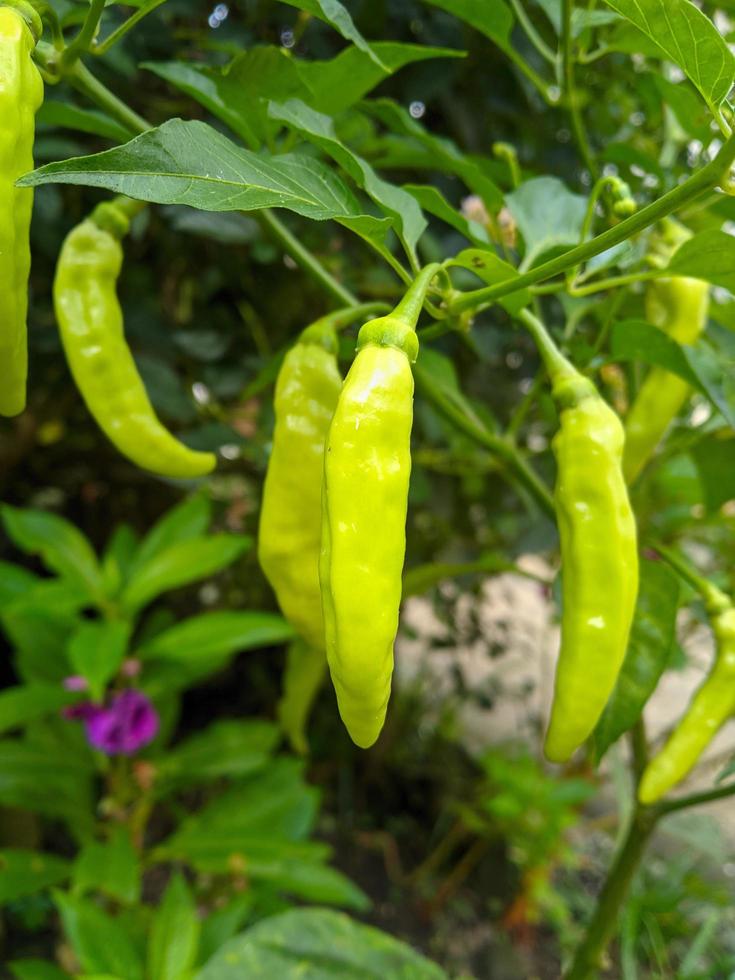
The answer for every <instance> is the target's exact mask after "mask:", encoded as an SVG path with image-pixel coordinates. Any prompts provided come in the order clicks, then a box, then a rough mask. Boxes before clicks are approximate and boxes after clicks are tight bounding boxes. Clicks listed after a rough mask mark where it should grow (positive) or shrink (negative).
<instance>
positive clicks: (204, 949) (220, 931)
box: [197, 891, 255, 965]
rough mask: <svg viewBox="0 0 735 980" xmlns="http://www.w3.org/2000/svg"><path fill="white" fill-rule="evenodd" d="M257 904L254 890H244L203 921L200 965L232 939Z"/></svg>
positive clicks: (200, 941)
mask: <svg viewBox="0 0 735 980" xmlns="http://www.w3.org/2000/svg"><path fill="white" fill-rule="evenodd" d="M254 905H255V896H254V895H253V893H252V891H249V892H242V893H241V894H240V895H235V897H234V898H231V899H230V901H229V902H228V903H227V905H225V906H223V907H222V908H217V909H215V910H214V911H213V912H210V914H209V915H208V916H207V917H206V919H205V920H204V921H203V922H202V931H201V935H200V937H199V956H198V959H197V962H198V964H199V965H201V964H203V963H206V962H207V960H208V959H209V958H210V957H211V956H214V954H215V953H216V952H217V950H218V949H219V948H220V946H224V944H225V943H226V942H227V941H228V940H230V939H232V937H233V936H234V935H236V934H237V932H238V930H239V929H241V928H242V927H243V925H244V924H245V923H246V922H247V920H248V919H249V918H250V915H251V913H252V911H253V906H254Z"/></svg>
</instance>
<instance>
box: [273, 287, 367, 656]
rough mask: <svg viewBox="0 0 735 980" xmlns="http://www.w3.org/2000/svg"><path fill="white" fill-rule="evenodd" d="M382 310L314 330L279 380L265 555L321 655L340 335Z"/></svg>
mask: <svg viewBox="0 0 735 980" xmlns="http://www.w3.org/2000/svg"><path fill="white" fill-rule="evenodd" d="M379 309H385V307H384V305H383V304H381V303H377V304H376V303H366V304H364V305H363V306H357V307H351V308H349V309H346V310H339V311H337V312H336V313H333V314H330V315H328V316H326V317H323V318H322V319H321V320H317V321H316V323H312V324H311V326H309V327H306V329H305V330H304V331H303V332H302V333H301V336H300V337H299V339H298V341H297V342H296V344H294V346H293V347H292V348H291V350H290V351H289V352H288V353H287V354H286V357H285V359H284V362H283V365H282V366H281V369H280V371H279V374H278V379H277V381H276V392H275V399H274V408H275V416H276V422H275V429H274V433H273V450H272V452H271V458H270V461H269V463H268V472H267V474H266V478H265V485H264V487H263V503H262V507H261V512H260V530H259V535H258V558H259V560H260V564H261V567H262V569H263V571H264V572H265V575H266V578H267V579H268V581H269V582H270V584H271V585H272V586H273V590H274V591H275V593H276V597H277V598H278V603H279V605H280V607H281V609H282V610H283V614H284V615H285V617H286V619H288V621H289V622H290V623H291V625H292V626H293V627H294V628H295V629H296V631H297V633H299V634H300V635H301V636H302V637H303V638H304V639H305V640H306V641H307V643H308V644H309V645H310V646H312V647H315V648H316V649H317V650H321V651H323V650H324V621H323V618H322V603H321V593H320V589H319V551H320V547H321V519H322V509H321V493H322V474H323V472H324V443H325V440H326V437H327V431H328V429H329V424H330V422H331V421H332V415H333V414H334V409H335V407H336V405H337V399H338V397H339V393H340V390H341V388H342V375H341V374H340V372H339V367H338V365H337V346H338V342H337V332H336V331H337V328H338V327H342V326H347V325H348V324H349V323H351V322H352V321H354V320H356V319H358V318H359V317H362V316H366V315H368V314H369V313H373V312H375V311H376V310H379Z"/></svg>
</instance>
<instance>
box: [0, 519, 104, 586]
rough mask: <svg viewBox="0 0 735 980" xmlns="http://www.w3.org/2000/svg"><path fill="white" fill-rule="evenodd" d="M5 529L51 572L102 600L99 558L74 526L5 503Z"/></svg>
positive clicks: (61, 520)
mask: <svg viewBox="0 0 735 980" xmlns="http://www.w3.org/2000/svg"><path fill="white" fill-rule="evenodd" d="M2 519H3V523H4V525H5V530H6V531H7V532H8V536H9V537H10V538H11V540H12V541H13V542H14V543H15V544H16V545H17V546H18V547H19V548H21V549H22V550H23V551H25V552H27V553H28V554H32V555H35V554H38V555H40V556H41V560H42V561H43V563H44V564H45V565H46V566H47V568H50V569H51V571H53V572H56V573H57V574H59V575H63V576H64V577H65V578H67V579H68V580H69V581H70V582H73V583H74V584H75V585H77V586H78V588H80V589H81V590H83V591H84V592H85V593H86V594H88V595H90V596H94V597H98V596H99V594H100V590H101V587H102V577H101V572H100V568H99V565H98V564H97V556H96V555H95V553H94V551H93V550H92V546H91V545H90V543H89V541H88V540H87V539H86V538H85V537H84V535H83V534H82V533H81V532H80V531H78V530H77V529H76V528H75V527H74V525H73V524H70V523H69V522H68V521H66V520H64V518H63V517H58V516H57V515H56V514H49V513H47V512H46V511H42V510H20V509H18V508H16V507H11V506H10V505H9V504H5V506H4V507H3V509H2Z"/></svg>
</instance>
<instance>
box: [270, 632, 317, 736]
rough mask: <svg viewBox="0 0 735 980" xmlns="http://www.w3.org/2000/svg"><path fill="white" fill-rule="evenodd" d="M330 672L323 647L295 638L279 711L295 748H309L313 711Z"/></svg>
mask: <svg viewBox="0 0 735 980" xmlns="http://www.w3.org/2000/svg"><path fill="white" fill-rule="evenodd" d="M326 672H327V661H326V658H325V656H324V650H323V649H320V648H317V647H311V646H309V644H308V643H305V642H304V641H303V640H295V641H294V642H293V643H292V644H291V645H290V646H289V648H288V650H287V652H286V669H285V670H284V672H283V680H282V683H281V692H282V693H281V699H280V701H279V702H278V708H277V715H278V722H279V724H280V726H281V728H282V730H283V731H284V733H285V734H286V737H287V738H288V740H289V742H290V743H291V748H292V749H293V750H294V752H298V753H299V755H306V753H307V752H308V751H309V743H308V741H307V738H306V728H307V723H308V720H309V713H310V711H311V708H312V705H313V704H314V700H315V699H316V696H317V694H318V693H319V690H320V688H321V686H322V682H323V681H324V676H325V674H326Z"/></svg>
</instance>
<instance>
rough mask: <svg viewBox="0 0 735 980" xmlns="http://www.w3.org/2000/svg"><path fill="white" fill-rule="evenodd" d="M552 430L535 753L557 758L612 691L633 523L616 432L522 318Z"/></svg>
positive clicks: (632, 555) (603, 406) (605, 409)
mask: <svg viewBox="0 0 735 980" xmlns="http://www.w3.org/2000/svg"><path fill="white" fill-rule="evenodd" d="M521 319H522V320H523V322H524V323H525V324H526V326H527V327H528V328H529V330H531V332H532V334H533V336H534V339H535V340H536V342H537V344H538V346H539V349H540V351H541V355H542V357H543V359H544V362H545V364H546V367H547V370H548V372H549V375H550V378H551V383H552V396H553V398H554V400H555V402H556V404H557V406H558V408H559V421H560V428H559V431H558V432H557V434H556V436H555V437H554V442H553V449H554V455H555V456H556V462H557V480H556V488H555V494H554V499H555V503H556V512H557V520H558V524H559V537H560V546H561V561H562V622H561V649H560V652H559V662H558V665H557V669H556V683H555V689H554V701H553V704H552V708H551V720H550V722H549V729H548V732H547V734H546V743H545V752H546V755H547V757H548V758H549V759H551V760H552V761H554V762H564V761H566V760H567V759H568V758H569V757H570V756H571V754H572V753H573V752H574V750H575V749H576V748H577V747H578V746H579V745H581V744H582V742H584V741H585V739H586V738H587V737H588V736H589V735H590V733H591V732H592V730H593V729H594V727H595V725H596V724H597V721H598V719H599V717H600V715H601V713H602V710H603V708H604V707H605V704H606V703H607V700H608V698H609V696H610V694H611V692H612V690H613V688H614V686H615V682H616V680H617V676H618V673H619V671H620V667H621V666H622V663H623V659H624V657H625V651H626V648H627V645H628V634H629V632H630V626H631V623H632V620H633V613H634V610H635V603H636V596H637V593H638V552H637V536H636V526H635V518H634V516H633V511H632V509H631V506H630V502H629V500H628V491H627V489H626V486H625V481H624V479H623V473H622V468H621V463H622V453H623V427H622V425H621V423H620V420H619V419H618V417H617V415H616V414H615V412H613V410H612V409H611V408H610V407H609V406H608V405H607V403H606V402H605V401H604V400H603V399H602V398H601V397H600V395H599V393H598V392H597V389H596V388H595V386H594V385H593V384H592V382H591V381H589V380H588V379H587V378H585V377H583V376H582V375H581V374H579V372H578V371H577V370H576V369H575V368H574V367H573V365H572V364H570V363H569V361H567V359H566V358H565V357H564V356H563V355H562V354H561V353H560V352H559V351H558V350H557V348H556V347H555V346H554V344H553V342H552V340H551V338H550V337H549V336H548V334H547V333H546V330H545V328H544V326H543V324H541V323H540V322H539V321H538V320H537V319H536V318H535V317H533V316H532V315H531V314H530V313H528V312H527V311H524V313H522V314H521Z"/></svg>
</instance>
